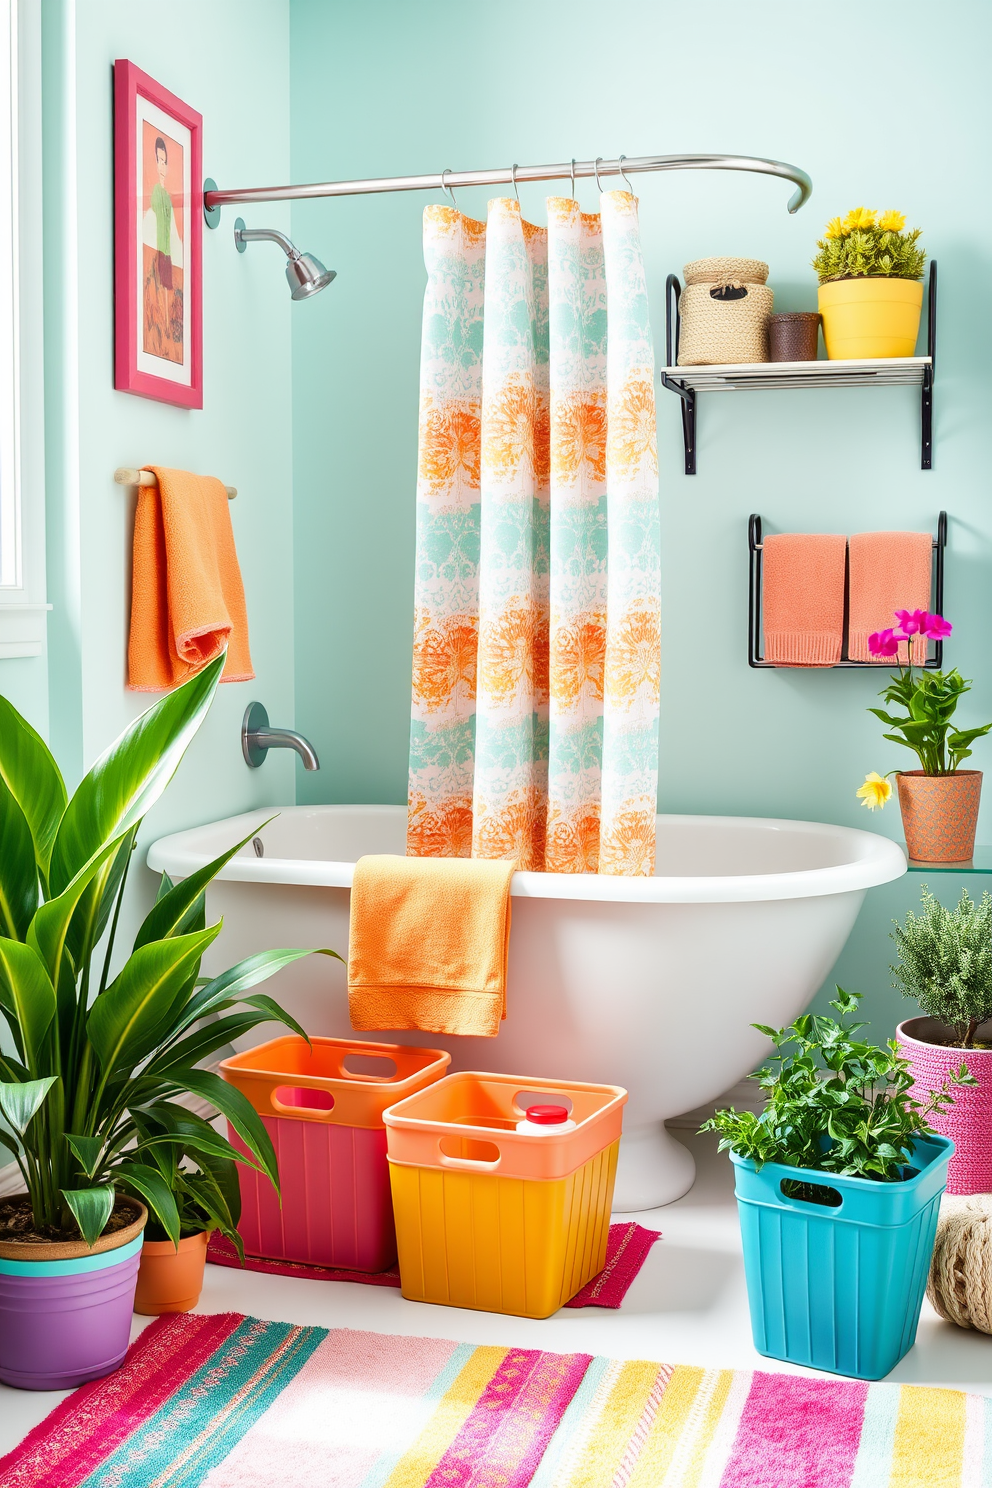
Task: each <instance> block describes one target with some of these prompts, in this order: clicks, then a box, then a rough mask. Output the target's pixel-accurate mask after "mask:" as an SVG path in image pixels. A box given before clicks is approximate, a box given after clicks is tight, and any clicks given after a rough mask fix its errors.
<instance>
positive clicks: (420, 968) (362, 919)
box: [348, 853, 516, 1038]
mask: <svg viewBox="0 0 992 1488" xmlns="http://www.w3.org/2000/svg"><path fill="white" fill-rule="evenodd" d="M515 867H516V864H515V863H510V862H505V861H503V862H472V863H467V862H465V861H464V860H461V859H459V858H420V859H418V858H400V857H393V856H392V855H390V854H388V853H373V854H370V855H369V856H367V857H364V858H359V860H358V862H357V863H356V864H355V876H354V879H353V880H352V885H351V927H350V932H349V943H348V1008H349V1012H350V1013H351V1026H352V1028H356V1029H366V1030H367V1029H380V1028H420V1029H423V1030H424V1031H425V1032H427V1033H457V1034H465V1035H472V1036H474V1037H476V1038H495V1037H496V1035H497V1034H498V1033H499V1025H500V1022H501V1021H502V1019H503V1018H505V1017H506V953H507V949H508V947H509V940H510V879H511V878H512V877H513V871H514V869H515Z"/></svg>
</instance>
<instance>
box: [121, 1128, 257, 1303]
mask: <svg viewBox="0 0 992 1488" xmlns="http://www.w3.org/2000/svg"><path fill="white" fill-rule="evenodd" d="M135 1120H136V1123H137V1125H138V1127H139V1129H140V1130H141V1133H142V1135H143V1136H144V1137H145V1138H146V1140H147V1143H148V1154H149V1160H150V1161H151V1163H152V1164H153V1166H155V1167H156V1168H157V1169H158V1171H159V1172H160V1173H161V1175H162V1177H163V1179H164V1180H165V1182H166V1184H167V1186H168V1188H169V1191H170V1192H171V1194H172V1196H173V1198H174V1199H175V1201H176V1210H177V1212H178V1214H179V1239H178V1241H177V1240H173V1238H172V1236H171V1235H169V1234H168V1232H167V1231H166V1228H165V1226H164V1225H163V1224H162V1222H161V1220H159V1219H157V1218H156V1216H155V1215H150V1216H149V1219H148V1224H147V1225H146V1226H145V1231H144V1243H143V1245H142V1247H141V1264H140V1266H139V1267H138V1284H137V1287H136V1288H135V1293H134V1310H135V1312H138V1313H141V1314H142V1315H143V1316H145V1317H157V1316H158V1315H159V1314H160V1313H163V1312H189V1310H190V1308H191V1307H195V1306H196V1304H197V1302H198V1301H199V1299H200V1292H201V1291H202V1290H203V1268H204V1266H205V1264H206V1259H207V1242H208V1240H209V1238H210V1235H211V1232H212V1231H214V1230H219V1231H220V1233H221V1234H222V1235H225V1236H226V1237H227V1239H228V1240H230V1241H232V1243H233V1244H234V1245H235V1246H236V1248H237V1251H238V1254H239V1256H240V1257H241V1259H242V1260H244V1251H243V1248H242V1244H241V1236H240V1235H239V1234H238V1231H237V1224H238V1220H239V1219H240V1217H241V1190H240V1186H239V1183H238V1173H237V1168H236V1166H235V1161H234V1158H233V1157H229V1156H228V1155H227V1154H226V1153H225V1152H224V1151H223V1150H221V1144H217V1149H218V1150H213V1148H214V1144H213V1143H212V1142H211V1141H210V1136H211V1134H213V1135H216V1134H215V1133H214V1129H213V1127H212V1126H210V1124H209V1123H208V1122H206V1121H204V1120H203V1119H202V1118H201V1117H199V1116H196V1115H194V1114H193V1112H191V1111H186V1112H184V1113H183V1114H182V1115H177V1114H175V1113H170V1115H169V1117H168V1119H167V1120H162V1119H160V1117H159V1116H158V1115H154V1114H152V1113H151V1112H149V1111H143V1112H137V1113H136V1114H135ZM187 1137H188V1138H190V1139H191V1140H190V1142H189V1146H188V1148H187V1147H186V1146H185V1144H184V1138H187ZM224 1145H226V1144H224Z"/></svg>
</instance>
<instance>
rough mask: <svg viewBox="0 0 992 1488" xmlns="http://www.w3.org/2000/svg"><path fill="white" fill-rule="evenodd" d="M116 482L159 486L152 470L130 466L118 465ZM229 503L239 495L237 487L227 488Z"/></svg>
mask: <svg viewBox="0 0 992 1488" xmlns="http://www.w3.org/2000/svg"><path fill="white" fill-rule="evenodd" d="M114 480H115V481H116V483H117V485H119V486H154V485H156V484H157V482H156V480H155V476H154V473H153V472H152V471H151V470H134V469H133V468H132V467H131V466H129V465H118V467H117V469H116V470H115V471H114ZM224 490H225V491H226V492H227V499H228V501H233V500H234V498H235V496H237V494H238V488H237V486H225V487H224Z"/></svg>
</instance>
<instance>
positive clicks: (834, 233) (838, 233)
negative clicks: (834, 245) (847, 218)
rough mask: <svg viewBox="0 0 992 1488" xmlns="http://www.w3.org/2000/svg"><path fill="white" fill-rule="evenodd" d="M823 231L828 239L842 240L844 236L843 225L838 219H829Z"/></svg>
mask: <svg viewBox="0 0 992 1488" xmlns="http://www.w3.org/2000/svg"><path fill="white" fill-rule="evenodd" d="M824 231H825V233H826V235H827V237H828V238H842V237H843V236H844V224H843V222H842V221H841V220H840V218H839V217H831V219H830V221H829V222H828V223H827V225H826V228H825V229H824Z"/></svg>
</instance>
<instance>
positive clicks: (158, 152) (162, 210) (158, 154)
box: [152, 135, 172, 289]
mask: <svg viewBox="0 0 992 1488" xmlns="http://www.w3.org/2000/svg"><path fill="white" fill-rule="evenodd" d="M155 169H156V171H157V173H158V180H157V181H156V183H155V185H154V186H153V187H152V211H153V212H154V213H155V248H156V250H157V252H158V277H159V282H160V283H161V285H162V288H163V289H171V288H172V197H171V196H170V195H169V192H168V189H167V187H166V184H165V178H166V176H167V175H168V173H169V152H168V150H167V149H166V148H165V140H164V139H163V138H162V136H161V135H159V137H158V139H157V140H156V141H155Z"/></svg>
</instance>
